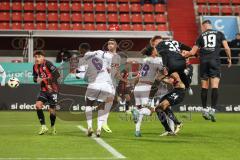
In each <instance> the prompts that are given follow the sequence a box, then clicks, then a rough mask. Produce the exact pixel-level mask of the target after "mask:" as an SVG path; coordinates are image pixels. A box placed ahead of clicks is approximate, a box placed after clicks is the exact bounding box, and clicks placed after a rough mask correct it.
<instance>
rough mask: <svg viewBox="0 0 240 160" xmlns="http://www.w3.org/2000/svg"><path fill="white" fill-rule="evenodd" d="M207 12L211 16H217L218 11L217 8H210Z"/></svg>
mask: <svg viewBox="0 0 240 160" xmlns="http://www.w3.org/2000/svg"><path fill="white" fill-rule="evenodd" d="M209 12H210V14H211V15H219V12H220V9H219V7H218V6H210V10H209Z"/></svg>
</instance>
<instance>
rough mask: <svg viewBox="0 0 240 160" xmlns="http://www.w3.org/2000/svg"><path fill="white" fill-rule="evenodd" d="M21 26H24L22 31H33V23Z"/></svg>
mask: <svg viewBox="0 0 240 160" xmlns="http://www.w3.org/2000/svg"><path fill="white" fill-rule="evenodd" d="M23 25H24V26H23V29H25V30H34V23H30V22H27V23H24V24H23Z"/></svg>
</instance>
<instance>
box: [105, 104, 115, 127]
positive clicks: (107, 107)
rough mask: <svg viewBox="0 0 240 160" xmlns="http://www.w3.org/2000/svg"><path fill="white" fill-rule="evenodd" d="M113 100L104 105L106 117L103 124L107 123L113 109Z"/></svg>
mask: <svg viewBox="0 0 240 160" xmlns="http://www.w3.org/2000/svg"><path fill="white" fill-rule="evenodd" d="M112 104H113V103H112V102H109V103H106V104H105V107H104V115H103V117H104V122H103V124H107V120H108V116H109V112H110V110H111V108H112Z"/></svg>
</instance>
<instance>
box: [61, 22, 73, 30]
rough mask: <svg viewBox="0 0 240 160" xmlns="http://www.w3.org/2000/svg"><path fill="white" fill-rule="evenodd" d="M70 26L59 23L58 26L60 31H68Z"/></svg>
mask: <svg viewBox="0 0 240 160" xmlns="http://www.w3.org/2000/svg"><path fill="white" fill-rule="evenodd" d="M70 29H71V27H70V24H69V23H61V24H60V30H70Z"/></svg>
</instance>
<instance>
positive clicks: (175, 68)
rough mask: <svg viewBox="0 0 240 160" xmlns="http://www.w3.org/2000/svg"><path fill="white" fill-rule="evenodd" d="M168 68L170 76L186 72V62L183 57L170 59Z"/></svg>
mask: <svg viewBox="0 0 240 160" xmlns="http://www.w3.org/2000/svg"><path fill="white" fill-rule="evenodd" d="M167 68H168V73H169V74H172V73H173V72H178V73H179V72H184V69H185V68H186V60H185V59H184V58H182V57H168V61H167Z"/></svg>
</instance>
